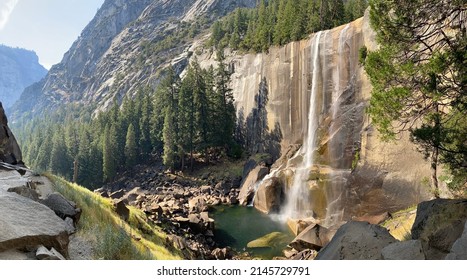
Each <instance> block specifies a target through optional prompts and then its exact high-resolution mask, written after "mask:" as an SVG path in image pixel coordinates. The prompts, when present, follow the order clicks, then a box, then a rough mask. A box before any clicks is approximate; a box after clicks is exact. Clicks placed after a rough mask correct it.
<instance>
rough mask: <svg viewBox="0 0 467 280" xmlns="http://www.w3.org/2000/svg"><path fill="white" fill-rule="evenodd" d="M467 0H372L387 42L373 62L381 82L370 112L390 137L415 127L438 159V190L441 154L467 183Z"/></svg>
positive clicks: (373, 75)
mask: <svg viewBox="0 0 467 280" xmlns="http://www.w3.org/2000/svg"><path fill="white" fill-rule="evenodd" d="M462 2H463V1H432V0H420V1H404V0H397V1H389V0H386V1H382V0H380V1H376V0H373V1H370V6H371V10H370V20H371V24H372V26H373V28H374V30H376V32H377V40H378V42H379V43H380V45H381V47H380V49H379V50H377V51H374V52H370V53H369V54H368V57H367V58H366V61H365V70H366V72H367V73H368V75H369V76H370V79H371V82H372V84H373V91H372V98H371V102H370V108H369V110H368V111H369V113H370V115H371V117H372V120H373V123H374V124H375V125H376V127H377V128H378V130H379V131H380V132H381V133H382V135H383V136H384V137H386V138H394V137H395V135H397V134H398V133H400V132H402V131H407V130H408V131H410V132H411V134H412V137H413V140H414V141H415V142H416V143H418V144H419V145H420V147H421V148H422V149H423V151H424V153H425V155H426V156H427V157H430V158H431V167H432V186H433V189H434V191H435V195H436V196H438V195H439V190H438V164H439V161H441V162H444V163H447V164H448V165H449V166H450V167H451V171H452V172H453V173H454V175H458V177H462V178H464V179H463V180H464V181H463V183H462V184H464V183H465V180H466V178H467V171H466V170H467V164H466V162H467V143H466V142H465V139H466V136H467V125H466V122H465V115H466V112H467V106H466V104H467V98H466V94H465V88H466V79H465V77H466V65H467V64H466V63H465V54H466V52H465V50H466V49H467V39H466V28H465V26H463V25H462V24H461V23H462V21H463V13H465V5H464V6H462ZM440 11H442V12H440Z"/></svg>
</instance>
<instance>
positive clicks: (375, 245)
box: [316, 221, 397, 260]
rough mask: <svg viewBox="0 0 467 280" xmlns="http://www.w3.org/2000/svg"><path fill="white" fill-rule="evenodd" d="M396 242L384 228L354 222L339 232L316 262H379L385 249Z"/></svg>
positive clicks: (321, 252) (317, 257)
mask: <svg viewBox="0 0 467 280" xmlns="http://www.w3.org/2000/svg"><path fill="white" fill-rule="evenodd" d="M396 241H397V240H396V239H395V238H394V237H392V236H391V234H389V232H388V231H387V229H385V228H383V227H380V226H378V225H372V224H369V223H367V222H354V221H352V222H348V223H346V224H344V225H343V226H341V227H340V228H339V229H338V230H337V232H336V234H335V235H334V237H333V238H332V240H331V241H330V242H329V244H328V245H326V246H325V247H324V248H323V249H322V250H321V251H320V252H319V253H318V255H317V256H316V260H379V259H382V256H381V251H382V250H383V248H384V247H386V246H387V245H389V244H391V243H394V242H396Z"/></svg>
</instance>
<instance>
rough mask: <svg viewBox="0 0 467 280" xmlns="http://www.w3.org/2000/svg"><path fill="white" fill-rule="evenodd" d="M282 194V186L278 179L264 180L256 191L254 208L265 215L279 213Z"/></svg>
mask: <svg viewBox="0 0 467 280" xmlns="http://www.w3.org/2000/svg"><path fill="white" fill-rule="evenodd" d="M282 193H283V192H282V184H281V181H280V179H279V178H276V177H272V178H269V179H266V180H264V181H263V182H262V183H261V184H260V185H259V187H258V190H257V191H256V195H255V199H254V205H255V208H256V209H258V210H259V211H261V212H263V213H266V214H269V213H270V212H276V211H279V208H280V206H281V202H282Z"/></svg>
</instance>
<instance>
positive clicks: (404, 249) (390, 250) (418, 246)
mask: <svg viewBox="0 0 467 280" xmlns="http://www.w3.org/2000/svg"><path fill="white" fill-rule="evenodd" d="M381 253H382V255H383V259H385V260H424V259H425V254H424V253H423V248H422V242H420V240H407V241H402V242H395V243H392V244H389V245H388V246H386V247H384V248H383V251H382V252H381Z"/></svg>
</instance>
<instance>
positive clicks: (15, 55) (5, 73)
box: [0, 45, 47, 108]
mask: <svg viewBox="0 0 467 280" xmlns="http://www.w3.org/2000/svg"><path fill="white" fill-rule="evenodd" d="M46 74H47V69H45V68H44V67H43V66H42V65H40V64H39V58H38V57H37V55H36V53H35V52H33V51H28V50H25V49H20V48H11V47H7V46H4V45H0V101H1V102H2V103H3V107H5V108H9V107H11V106H12V105H13V104H14V103H15V102H16V101H17V100H18V99H19V97H20V95H21V93H22V92H23V90H24V89H25V88H26V87H28V86H30V85H32V84H33V83H35V82H37V81H39V80H40V79H42V78H43V77H44V76H45V75H46Z"/></svg>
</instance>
